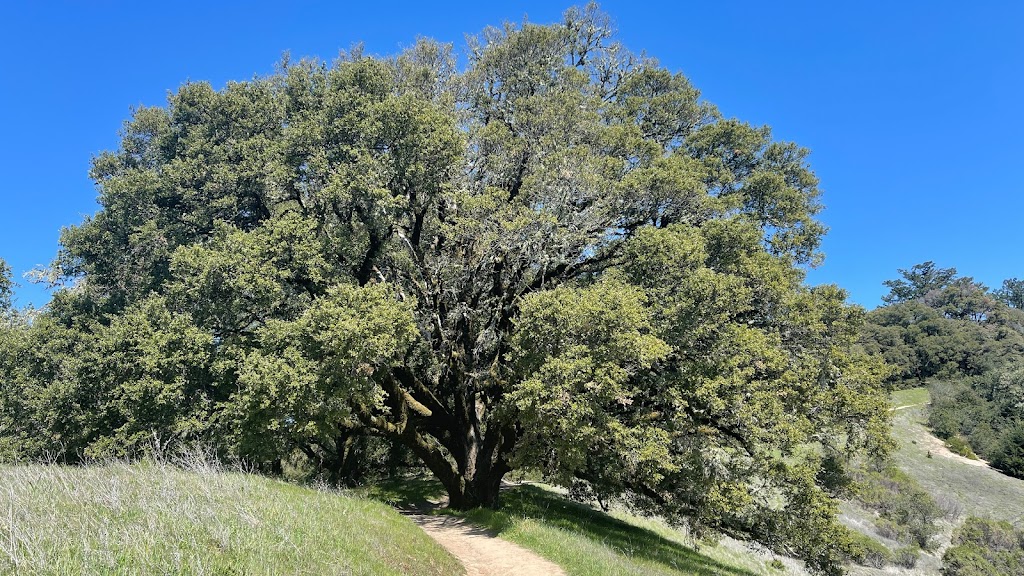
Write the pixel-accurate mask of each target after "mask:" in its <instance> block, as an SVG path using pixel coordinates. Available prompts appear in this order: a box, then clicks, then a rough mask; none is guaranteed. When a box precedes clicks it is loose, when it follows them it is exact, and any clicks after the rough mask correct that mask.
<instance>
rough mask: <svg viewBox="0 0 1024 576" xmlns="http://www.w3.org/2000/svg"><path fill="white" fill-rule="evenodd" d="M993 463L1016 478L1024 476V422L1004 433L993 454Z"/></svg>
mask: <svg viewBox="0 0 1024 576" xmlns="http://www.w3.org/2000/svg"><path fill="white" fill-rule="evenodd" d="M992 465H993V466H995V467H996V468H998V469H999V470H1002V471H1003V472H1004V473H1006V474H1009V475H1010V476H1013V477H1015V478H1024V424H1017V425H1016V426H1014V427H1013V428H1010V429H1009V430H1008V431H1007V432H1005V433H1004V434H1003V437H1002V439H1001V440H1000V441H999V445H998V446H997V447H996V449H995V450H994V452H993V454H992Z"/></svg>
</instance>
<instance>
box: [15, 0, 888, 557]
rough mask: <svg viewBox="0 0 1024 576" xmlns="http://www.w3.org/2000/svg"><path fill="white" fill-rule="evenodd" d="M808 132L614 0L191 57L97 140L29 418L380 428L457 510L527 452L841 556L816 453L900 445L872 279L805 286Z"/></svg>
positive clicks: (525, 459) (101, 444) (252, 445)
mask: <svg viewBox="0 0 1024 576" xmlns="http://www.w3.org/2000/svg"><path fill="white" fill-rule="evenodd" d="M806 157H807V151H806V150H804V149H802V148H799V147H798V146H796V145H794V144H791V143H784V142H775V141H773V140H772V138H771V133H770V130H769V129H768V128H767V127H755V126H750V125H748V124H745V123H743V122H740V121H738V120H734V119H725V118H723V117H722V116H721V115H720V114H719V113H718V111H717V110H716V109H715V108H714V107H713V106H711V105H709V104H707V103H705V102H702V101H701V100H700V95H699V92H698V91H697V90H696V89H694V88H693V87H692V86H691V85H690V83H689V82H688V81H687V79H686V78H685V77H683V76H682V75H680V74H674V73H671V72H669V71H667V70H665V69H663V68H661V67H660V66H659V65H658V64H657V62H656V61H654V60H652V59H649V58H646V57H640V56H636V55H633V54H631V53H629V52H628V51H627V50H625V48H623V47H622V46H621V45H619V44H618V43H617V42H615V41H614V40H613V37H612V30H611V27H610V25H609V23H608V20H607V17H605V16H603V15H601V14H600V13H599V12H598V11H597V10H596V8H594V7H593V6H588V7H587V8H586V9H571V10H569V11H568V12H567V13H566V16H565V20H564V22H563V23H561V24H558V25H552V26H538V25H534V24H523V25H522V26H514V25H506V26H505V27H503V28H500V29H499V28H490V29H487V30H485V31H484V32H483V33H482V34H481V36H479V37H478V38H476V39H473V40H471V41H470V49H469V58H468V66H467V68H466V69H465V70H463V71H460V70H458V69H457V68H456V65H455V58H454V56H453V54H452V50H451V47H450V46H446V45H441V44H437V43H434V42H430V41H426V40H421V41H419V42H417V43H416V45H415V46H414V47H412V48H411V49H409V50H408V51H407V52H405V53H403V54H401V55H399V56H397V57H394V58H389V59H379V58H370V57H366V56H364V55H362V54H360V53H352V54H347V55H344V56H343V57H342V58H340V59H339V60H338V61H337V62H335V63H334V64H333V65H331V66H328V65H326V64H323V63H320V62H316V61H302V62H299V63H296V64H291V63H287V62H286V63H283V64H282V66H281V67H280V69H279V70H278V72H277V73H275V74H274V75H272V76H270V77H267V78H261V79H255V80H253V81H249V82H241V83H230V84H228V85H227V86H226V87H225V88H224V89H223V90H220V91H216V90H214V89H212V88H211V87H210V86H209V85H207V84H204V83H194V84H186V85H184V86H182V87H181V88H180V89H179V90H178V91H177V92H176V93H175V94H173V95H171V96H170V98H169V102H168V106H167V107H166V108H144V109H140V110H138V111H136V112H135V113H134V116H133V118H132V119H131V121H130V122H128V124H127V125H126V127H125V129H124V135H123V139H122V142H121V147H120V149H119V150H117V151H114V152H108V153H105V154H102V155H100V156H99V157H98V158H96V160H95V161H94V165H93V170H92V175H93V178H94V179H95V181H96V183H97V186H98V188H99V191H100V198H99V201H100V204H101V210H100V211H99V212H98V213H97V214H96V215H95V216H93V217H91V218H88V219H87V220H86V221H85V222H83V223H82V224H81V225H79V226H75V227H71V228H69V229H67V230H65V232H64V233H63V235H62V239H61V240H62V249H61V252H60V254H59V255H58V258H57V260H56V262H55V269H56V271H57V273H58V275H60V276H62V277H63V278H64V279H66V280H67V281H69V282H70V284H69V285H70V286H71V287H70V288H67V289H65V290H64V291H62V292H60V293H59V294H58V296H57V297H56V298H55V301H54V303H53V304H52V305H51V308H50V310H49V314H48V319H47V321H45V322H41V323H40V324H39V328H38V329H39V330H51V331H53V332H54V334H56V335H60V337H55V338H52V339H51V340H52V342H56V343H60V342H64V343H67V346H68V349H69V350H71V351H72V352H71V353H69V354H68V355H67V356H66V357H67V358H69V360H68V362H67V363H66V364H64V365H60V366H58V368H59V369H55V370H54V374H40V375H39V376H40V377H39V378H36V379H34V380H33V382H35V384H34V386H35V388H34V390H35V392H34V393H33V395H32V396H31V398H35V399H37V400H33V402H35V408H34V412H32V413H34V414H37V415H38V416H34V417H33V421H34V422H35V419H37V418H38V419H40V420H39V422H42V424H39V423H38V422H37V423H36V424H34V425H38V426H42V427H48V426H56V427H59V426H63V425H65V423H62V422H59V421H57V420H56V419H53V418H51V417H50V416H51V415H52V414H60V413H65V414H71V413H74V414H76V415H77V416H76V417H77V418H78V420H77V421H74V420H67V421H66V422H74V428H73V429H69V430H67V431H66V436H58V437H62V438H70V439H73V440H74V444H75V446H83V447H84V448H83V449H82V452H83V453H109V452H115V453H116V452H118V451H119V450H123V449H124V447H125V446H136V447H138V446H142V445H144V442H143V440H144V439H145V438H148V437H156V438H161V439H162V441H164V440H167V441H175V442H185V441H191V440H195V439H201V440H205V441H207V442H211V443H212V444H214V445H215V446H217V447H218V448H219V449H220V450H221V451H222V452H224V453H225V454H232V455H237V456H241V457H245V458H248V459H250V460H252V461H255V462H257V463H258V464H260V465H261V466H263V467H264V468H265V469H266V470H268V471H275V470H280V468H281V464H282V460H283V459H285V458H289V457H292V456H293V455H295V454H302V455H304V456H305V457H306V458H308V460H309V461H310V462H319V463H322V464H323V465H328V464H327V463H332V462H333V463H337V462H342V461H344V460H345V458H347V457H348V454H349V452H347V450H348V449H349V447H350V443H349V441H348V440H349V439H350V438H352V437H354V436H355V437H358V436H360V435H367V434H369V435H374V436H378V437H381V438H385V439H387V440H388V441H390V442H392V443H394V444H396V445H401V446H403V447H404V448H405V449H407V450H409V451H410V452H411V453H413V454H414V455H415V457H416V458H418V459H419V460H420V461H421V462H422V463H423V464H424V465H425V466H426V467H427V468H429V470H430V471H431V472H432V473H433V474H434V475H435V476H436V477H437V478H438V479H439V480H440V481H441V483H442V484H443V485H444V487H445V489H446V490H447V491H448V494H449V498H450V502H451V505H453V506H455V507H458V508H468V507H472V506H477V505H495V504H496V503H497V499H498V495H499V492H498V489H499V486H500V482H501V479H502V478H503V476H504V475H505V474H506V473H508V472H509V471H510V470H512V469H514V468H516V467H530V468H538V469H540V470H541V471H542V472H543V473H544V474H545V475H546V476H547V477H548V478H550V479H552V480H553V481H555V482H558V483H561V484H565V485H576V486H582V487H584V488H585V491H586V492H588V493H591V494H597V495H601V496H603V497H611V496H614V497H622V498H625V499H626V500H627V501H629V502H630V503H631V504H632V505H634V506H635V507H637V508H639V509H643V510H648V511H651V512H657V513H659V514H661V515H663V516H665V517H667V518H669V519H671V520H675V521H684V520H685V521H687V522H689V523H690V524H691V526H692V527H693V528H694V529H695V530H698V531H700V530H706V529H712V530H718V531H724V532H729V533H735V534H738V535H748V536H749V535H752V536H753V537H754V538H756V539H758V540H759V541H761V542H764V543H765V544H767V545H769V546H771V547H773V548H774V549H777V550H781V551H787V552H791V553H794V554H798V555H800V556H802V557H804V558H805V559H807V560H808V563H809V565H810V566H812V567H813V568H816V569H819V570H821V571H826V572H836V571H837V570H838V565H839V562H840V561H841V559H842V556H843V552H844V548H845V547H846V544H847V542H846V532H845V529H843V528H842V527H841V526H840V525H839V524H838V523H837V522H836V521H835V515H836V512H837V508H836V505H835V502H834V501H833V500H832V498H831V497H830V496H829V491H828V490H826V488H825V487H824V485H823V483H824V480H822V479H821V478H820V477H819V474H818V472H819V469H820V467H821V462H822V461H823V459H826V458H828V459H832V460H835V459H840V460H841V459H845V458H849V457H850V456H852V455H854V454H858V453H862V452H863V451H870V452H872V453H876V454H877V453H881V452H884V451H885V449H886V448H887V443H888V439H887V422H888V420H887V419H888V416H887V404H886V401H885V398H884V396H883V395H882V394H881V392H880V382H881V379H882V378H883V377H884V376H885V374H886V369H885V367H884V366H883V365H882V364H881V363H880V362H879V361H877V360H875V359H872V358H869V357H867V356H866V355H864V354H862V353H860V352H857V351H856V350H855V349H854V348H853V346H852V345H853V344H854V342H855V340H856V338H857V333H858V328H859V327H860V325H861V323H862V321H863V311H862V310H860V309H859V308H856V307H849V306H847V305H845V303H844V302H845V298H846V295H845V293H844V292H843V291H842V290H839V289H838V288H836V287H833V286H824V287H817V288H809V287H807V286H805V285H804V284H803V279H804V275H803V270H802V268H801V266H802V265H806V264H811V263H814V262H816V261H817V260H818V259H819V258H820V255H819V253H818V252H817V248H818V245H819V242H820V237H821V235H822V233H823V232H824V227H823V226H822V225H821V224H820V223H818V222H817V220H816V219H815V216H816V214H817V213H818V211H819V210H820V204H819V203H818V196H819V191H818V188H817V179H816V178H815V176H814V175H813V173H812V172H811V171H810V170H809V169H808V167H807V165H806ZM61 357H62V356H60V355H51V356H49V358H61ZM51 363H52V361H51ZM39 365H40V366H48V365H50V364H48V363H47V362H41V363H40V364H39ZM34 369H35V370H37V371H38V370H40V368H38V367H37V368H34ZM47 378H50V379H47ZM83 420H84V421H83ZM23 434H24V435H25V436H26V437H27V435H28V433H27V432H24V433H23ZM43 437H44V438H45V437H46V436H43ZM51 437H52V436H51ZM69 453H71V454H74V453H75V452H69ZM330 465H332V466H333V465H334V464H330Z"/></svg>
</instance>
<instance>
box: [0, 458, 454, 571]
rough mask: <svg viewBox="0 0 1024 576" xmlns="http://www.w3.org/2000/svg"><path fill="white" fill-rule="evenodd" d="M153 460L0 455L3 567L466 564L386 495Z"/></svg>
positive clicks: (435, 567) (397, 567)
mask: <svg viewBox="0 0 1024 576" xmlns="http://www.w3.org/2000/svg"><path fill="white" fill-rule="evenodd" d="M191 468H192V469H191V470H183V469H181V468H180V467H178V466H171V465H166V464H157V463H142V464H132V465H128V464H107V465H100V466H86V467H65V466H52V465H17V466H2V467H0V572H2V573H16V574H33V575H34V574H54V575H57V574H60V575H65V574H189V575H207V574H251V575H261V574H267V575H270V574H318V575H319V574H339V575H340V574H366V575H370V574H374V575H376V574H416V575H420V574H423V575H427V574H432V575H448V574H461V573H462V567H461V565H459V563H458V562H457V561H456V560H455V559H454V558H452V557H451V556H450V555H449V554H448V553H447V552H445V551H444V550H443V549H442V548H441V547H440V546H438V545H437V544H436V543H434V542H433V541H432V540H431V539H430V538H429V537H427V536H426V535H425V534H423V533H422V531H420V530H419V529H418V528H417V527H416V526H414V525H413V524H412V523H411V522H410V521H408V520H407V519H406V518H403V517H401V516H400V515H399V514H397V513H395V512H394V510H392V509H391V508H389V507H388V506H385V505H382V504H380V503H377V502H373V501H370V500H366V499H362V498H355V497H351V496H348V495H344V494H340V493H337V492H331V491H326V490H312V489H307V488H300V487H297V486H294V485H290V484H286V483H283V482H277V481H273V480H269V479H266V478H262V477H258V476H253V475H248V474H241V473H234V472H224V471H221V470H219V469H218V468H217V467H216V466H214V465H211V464H209V462H205V461H202V460H198V461H196V462H193V463H192V466H191Z"/></svg>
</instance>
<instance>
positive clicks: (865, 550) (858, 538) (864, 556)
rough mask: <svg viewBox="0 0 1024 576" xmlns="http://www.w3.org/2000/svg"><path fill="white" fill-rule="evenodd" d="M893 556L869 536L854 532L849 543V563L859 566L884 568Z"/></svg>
mask: <svg viewBox="0 0 1024 576" xmlns="http://www.w3.org/2000/svg"><path fill="white" fill-rule="evenodd" d="M892 560H893V555H892V552H890V551H889V549H888V548H886V547H885V545H884V544H882V543H881V542H879V541H878V540H875V539H874V538H872V537H870V536H866V535H864V534H861V533H860V532H854V533H853V535H852V536H851V542H850V561H851V562H853V563H855V564H860V565H861V566H869V567H871V568H884V567H885V565H886V564H888V563H890V562H892Z"/></svg>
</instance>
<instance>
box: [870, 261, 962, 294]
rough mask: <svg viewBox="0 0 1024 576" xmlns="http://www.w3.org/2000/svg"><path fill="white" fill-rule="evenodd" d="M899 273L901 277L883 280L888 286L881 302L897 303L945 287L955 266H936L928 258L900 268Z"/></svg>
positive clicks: (953, 274) (951, 276)
mask: <svg viewBox="0 0 1024 576" xmlns="http://www.w3.org/2000/svg"><path fill="white" fill-rule="evenodd" d="M899 273H900V275H901V276H903V278H898V279H895V280H886V281H885V282H883V284H885V285H886V286H888V287H889V293H888V294H886V295H885V296H882V302H885V303H886V304H898V303H900V302H906V301H908V300H915V299H918V298H923V297H924V296H925V295H926V294H928V293H929V292H931V291H932V290H939V289H941V288H945V287H946V286H947V285H949V283H950V282H951V281H952V280H953V278H955V277H956V268H938V267H936V266H935V263H934V262H932V261H931V260H929V261H928V262H924V263H922V264H914V265H913V266H911V267H910V270H904V269H902V268H900V269H899Z"/></svg>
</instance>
